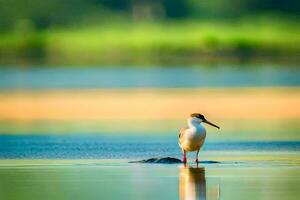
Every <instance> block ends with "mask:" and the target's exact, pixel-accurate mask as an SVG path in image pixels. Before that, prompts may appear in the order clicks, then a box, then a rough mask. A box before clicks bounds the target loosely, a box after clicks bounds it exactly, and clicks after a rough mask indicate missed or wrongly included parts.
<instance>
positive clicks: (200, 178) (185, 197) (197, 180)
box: [179, 167, 219, 200]
mask: <svg viewBox="0 0 300 200" xmlns="http://www.w3.org/2000/svg"><path fill="white" fill-rule="evenodd" d="M206 187H207V184H206V179H205V168H204V167H200V168H198V167H197V168H193V167H182V168H180V172H179V198H180V199H181V200H194V199H198V200H205V199H206V196H207V188H206ZM218 190H219V189H218ZM209 193H211V192H209ZM210 196H211V195H210ZM209 199H211V198H209ZM213 199H219V192H217V195H216V193H215V195H213Z"/></svg>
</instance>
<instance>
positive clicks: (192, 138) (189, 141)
mask: <svg viewBox="0 0 300 200" xmlns="http://www.w3.org/2000/svg"><path fill="white" fill-rule="evenodd" d="M202 122H204V123H206V124H209V125H211V126H214V127H216V128H218V129H219V128H220V127H219V126H217V125H215V124H213V123H211V122H209V121H208V120H206V119H205V117H204V116H203V115H201V114H199V113H193V114H191V115H190V117H189V118H188V127H185V128H182V129H181V130H180V134H179V146H180V148H181V150H182V152H183V163H186V152H191V151H197V153H196V160H195V162H196V163H197V164H198V154H199V150H200V149H201V147H202V145H203V144H204V141H205V137H206V130H205V128H204V127H203V126H202V124H201V123H202Z"/></svg>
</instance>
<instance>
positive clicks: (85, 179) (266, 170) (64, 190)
mask: <svg viewBox="0 0 300 200" xmlns="http://www.w3.org/2000/svg"><path fill="white" fill-rule="evenodd" d="M299 169H300V167H299V166H280V164H275V165H274V164H273V165H259V162H257V163H256V164H255V165H252V166H251V165H242V166H240V165H238V164H229V165H228V164H227V165H224V164H217V165H200V166H198V168H197V167H196V166H195V165H193V164H189V166H187V167H186V168H185V167H183V166H182V165H158V164H156V165H155V164H154V165H153V164H152V165H142V164H128V163H116V164H98V165H58V166H55V165H43V166H14V167H12V166H9V167H8V166H2V167H0V199H5V200H17V199H25V200H31V199H45V200H47V199H56V200H77V199H78V200H79V199H124V200H126V199H136V200H139V199H145V200H148V199H149V200H150V199H165V200H168V199H182V200H183V199H185V200H193V199H202V200H205V199H216V200H219V199H223V200H232V199H245V200H248V199H249V200H250V199H251V200H252V199H272V200H277V199H278V200H279V199H288V200H296V199H298V198H299V195H300V191H299V184H300V172H299V171H300V170H299Z"/></svg>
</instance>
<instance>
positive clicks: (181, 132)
mask: <svg viewBox="0 0 300 200" xmlns="http://www.w3.org/2000/svg"><path fill="white" fill-rule="evenodd" d="M186 129H187V127H184V128H182V129H181V130H180V133H179V143H181V140H182V139H183V135H184V134H185V131H186Z"/></svg>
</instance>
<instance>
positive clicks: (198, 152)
mask: <svg viewBox="0 0 300 200" xmlns="http://www.w3.org/2000/svg"><path fill="white" fill-rule="evenodd" d="M198 154H199V149H198V151H197V153H196V160H195V162H196V163H197V165H198V163H199V161H198Z"/></svg>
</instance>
